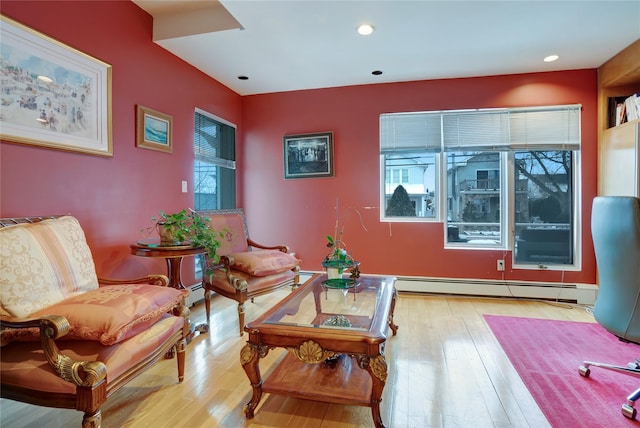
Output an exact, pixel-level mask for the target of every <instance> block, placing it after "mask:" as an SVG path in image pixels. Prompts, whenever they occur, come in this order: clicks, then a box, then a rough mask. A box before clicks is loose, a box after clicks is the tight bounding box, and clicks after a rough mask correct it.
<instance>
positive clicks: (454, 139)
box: [442, 110, 509, 151]
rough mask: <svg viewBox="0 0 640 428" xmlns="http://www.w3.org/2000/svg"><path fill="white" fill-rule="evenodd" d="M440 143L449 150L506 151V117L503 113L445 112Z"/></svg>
mask: <svg viewBox="0 0 640 428" xmlns="http://www.w3.org/2000/svg"><path fill="white" fill-rule="evenodd" d="M442 127H443V131H442V133H443V135H444V138H443V144H444V147H445V149H446V150H449V151H473V150H489V149H492V150H507V149H508V148H509V114H508V112H506V111H499V110H498V111H469V112H458V113H456V112H452V113H445V114H443V117H442Z"/></svg>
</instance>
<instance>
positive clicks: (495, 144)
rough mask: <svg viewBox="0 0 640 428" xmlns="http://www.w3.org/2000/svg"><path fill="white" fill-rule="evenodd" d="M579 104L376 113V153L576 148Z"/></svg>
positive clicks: (578, 143)
mask: <svg viewBox="0 0 640 428" xmlns="http://www.w3.org/2000/svg"><path fill="white" fill-rule="evenodd" d="M580 110H581V106H580V105H564V106H545V107H534V108H529V107H528V108H513V109H480V110H450V111H438V112H415V113H395V114H393V113H389V114H382V115H380V152H381V153H388V152H394V151H398V150H416V149H420V150H425V151H432V152H436V151H441V150H442V149H443V150H445V151H506V150H579V149H580Z"/></svg>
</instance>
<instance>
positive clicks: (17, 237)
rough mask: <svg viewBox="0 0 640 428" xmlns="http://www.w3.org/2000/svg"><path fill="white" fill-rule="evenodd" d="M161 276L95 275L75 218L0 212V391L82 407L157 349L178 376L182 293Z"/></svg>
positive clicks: (141, 366)
mask: <svg viewBox="0 0 640 428" xmlns="http://www.w3.org/2000/svg"><path fill="white" fill-rule="evenodd" d="M168 282H169V280H168V278H167V277H166V276H164V275H150V276H148V277H145V278H137V279H134V280H127V281H115V280H100V279H98V278H97V276H96V272H95V267H94V263H93V259H92V256H91V252H90V250H89V247H88V245H87V242H86V240H85V235H84V232H83V230H82V228H81V227H80V224H79V223H78V220H76V219H75V218H73V217H71V216H63V217H59V218H50V219H42V218H30V219H0V298H1V300H0V327H1V330H0V334H1V336H0V337H1V343H0V345H2V348H1V349H0V382H1V385H0V396H2V397H3V398H8V399H11V400H16V401H22V402H25V403H30V404H35V405H40V406H47V407H58V408H69V409H76V410H79V411H81V412H84V416H83V419H82V426H83V427H84V428H89V427H91V428H96V427H100V424H101V420H102V415H101V412H100V407H101V405H102V404H103V403H104V402H105V401H106V400H107V398H108V397H109V396H111V395H112V394H113V393H114V392H115V391H117V390H118V389H119V388H120V387H122V386H123V385H125V384H126V383H127V382H129V381H130V380H131V379H133V378H134V377H135V376H137V375H138V374H140V373H141V372H142V371H144V370H145V369H146V368H148V367H149V366H151V365H152V364H153V363H154V362H156V361H158V360H159V359H160V358H163V357H165V356H171V357H174V356H175V355H176V354H177V357H176V361H177V368H178V381H180V382H181V381H182V380H183V378H184V363H185V346H186V341H185V336H186V335H187V334H188V325H187V323H186V316H187V314H188V310H187V309H186V307H185V306H184V298H185V293H184V292H183V291H180V290H177V289H174V288H170V287H167V284H168Z"/></svg>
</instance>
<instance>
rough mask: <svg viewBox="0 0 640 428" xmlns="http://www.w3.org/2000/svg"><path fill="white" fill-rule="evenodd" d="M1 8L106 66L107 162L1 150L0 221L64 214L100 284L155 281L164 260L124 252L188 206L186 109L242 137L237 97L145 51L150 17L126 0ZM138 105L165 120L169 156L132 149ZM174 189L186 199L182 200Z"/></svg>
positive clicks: (155, 51) (161, 52) (163, 55)
mask: <svg viewBox="0 0 640 428" xmlns="http://www.w3.org/2000/svg"><path fill="white" fill-rule="evenodd" d="M1 7H2V9H1V11H2V14H4V15H5V16H7V17H9V18H12V19H15V20H16V21H19V22H21V23H23V24H25V25H27V26H29V27H31V28H33V29H36V30H38V31H40V32H42V33H44V34H46V35H48V36H50V37H52V38H54V39H57V40H59V41H61V42H63V43H66V44H67V45H69V46H72V47H74V48H76V49H78V50H81V51H83V52H85V53H87V54H89V55H92V56H94V57H96V58H98V59H100V60H102V61H105V62H107V63H109V64H111V66H112V83H113V86H112V100H113V103H112V111H113V126H112V129H113V158H103V157H98V156H90V155H85V154H77V153H67V152H60V151H55V150H48V149H43V148H38V147H31V146H22V145H14V144H7V143H2V144H1V145H0V162H1V163H0V166H1V176H0V181H1V184H0V185H1V187H0V191H1V199H0V202H1V204H0V215H1V216H2V217H9V216H26V215H42V214H60V213H71V214H73V215H74V216H76V217H77V218H78V219H79V220H80V223H81V224H82V226H83V228H84V230H85V233H86V235H87V239H88V241H89V245H90V246H91V248H92V251H93V254H94V259H95V261H96V268H97V271H98V274H99V275H101V276H106V277H119V278H122V277H129V276H130V275H134V276H135V275H145V274H147V273H149V272H150V271H156V272H164V271H165V269H166V268H165V266H164V262H163V261H161V260H155V261H154V260H149V259H143V258H140V257H136V256H133V255H131V254H130V252H129V244H130V243H131V242H134V241H136V240H137V239H139V238H141V237H144V234H142V233H141V232H140V231H141V229H142V228H144V227H146V226H149V225H151V224H152V222H151V216H153V215H157V213H158V210H161V209H162V210H165V211H176V210H180V209H182V208H186V207H191V206H193V196H192V193H191V191H192V186H193V172H192V171H193V148H192V147H193V146H192V145H193V114H194V108H195V107H199V108H201V109H204V110H206V111H208V112H210V113H213V114H215V115H217V116H220V117H222V118H224V119H226V120H228V121H230V122H233V123H235V124H237V125H238V126H239V130H240V132H241V125H242V123H241V122H242V120H241V97H240V96H239V95H238V94H236V93H234V92H232V91H230V90H229V89H228V88H226V87H224V86H222V85H221V84H220V83H218V82H217V81H215V80H213V79H211V78H209V77H208V76H206V75H204V74H203V73H201V72H199V71H198V70H196V69H195V68H194V67H192V66H190V65H188V64H186V63H185V62H183V61H182V60H180V59H178V58H177V57H175V56H174V55H173V54H171V53H169V52H167V51H166V50H165V49H163V48H161V47H159V46H158V45H156V44H155V43H153V42H152V40H151V34H152V25H153V20H152V18H151V16H149V15H148V14H147V13H146V12H144V11H143V10H142V9H140V8H139V7H138V6H136V5H135V4H134V3H132V2H130V1H83V2H68V1H55V2H50V1H43V2H35V1H28V2H24V1H22V2H13V1H4V0H3V1H2V4H1ZM137 104H141V105H144V106H146V107H149V108H152V109H154V110H158V111H161V112H163V113H166V114H169V115H171V116H172V117H173V125H174V129H173V153H171V154H167V153H162V152H157V151H152V150H147V149H141V148H137V147H136V146H135V108H136V105H137ZM183 180H186V181H187V182H188V187H189V193H182V192H181V181H183ZM240 182H241V181H240ZM185 271H186V272H187V274H186V275H185V278H184V280H185V283H190V282H191V283H192V282H193V281H192V280H191V279H190V278H189V275H188V272H189V270H188V269H186V270H185ZM191 277H192V276H191Z"/></svg>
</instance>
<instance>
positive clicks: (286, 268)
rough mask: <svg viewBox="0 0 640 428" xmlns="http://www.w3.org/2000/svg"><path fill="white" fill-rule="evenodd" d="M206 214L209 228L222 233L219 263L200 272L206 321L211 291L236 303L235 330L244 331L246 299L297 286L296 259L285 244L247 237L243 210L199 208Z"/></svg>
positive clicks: (297, 261)
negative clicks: (210, 269)
mask: <svg viewBox="0 0 640 428" xmlns="http://www.w3.org/2000/svg"><path fill="white" fill-rule="evenodd" d="M198 214H201V215H203V216H206V217H209V219H210V222H211V227H212V228H213V230H215V231H217V232H222V234H223V238H222V239H221V240H220V247H219V248H218V251H217V254H218V255H219V256H220V262H219V263H218V264H217V265H216V266H214V267H215V268H214V269H213V271H212V272H211V273H209V274H205V275H203V283H202V287H203V288H204V290H205V291H204V297H205V309H206V314H207V324H209V322H210V310H211V292H215V293H218V294H220V295H222V296H225V297H228V298H229V299H233V300H235V301H236V302H238V327H239V328H238V330H239V332H240V336H242V334H243V331H244V330H243V327H244V318H245V306H244V304H245V302H246V301H247V299H251V301H253V299H254V297H256V296H259V295H261V294H265V293H269V292H271V291H274V290H277V289H279V288H281V287H285V286H292V287H295V286H297V285H298V281H299V277H300V276H299V271H300V268H299V267H298V265H299V260H298V259H296V258H295V257H294V256H293V255H292V254H290V253H289V247H287V246H286V245H276V246H266V245H262V244H259V243H257V242H255V241H253V240H251V239H250V238H249V231H248V228H247V220H246V217H245V214H244V211H243V210H242V209H232V210H214V211H199V212H198Z"/></svg>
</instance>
